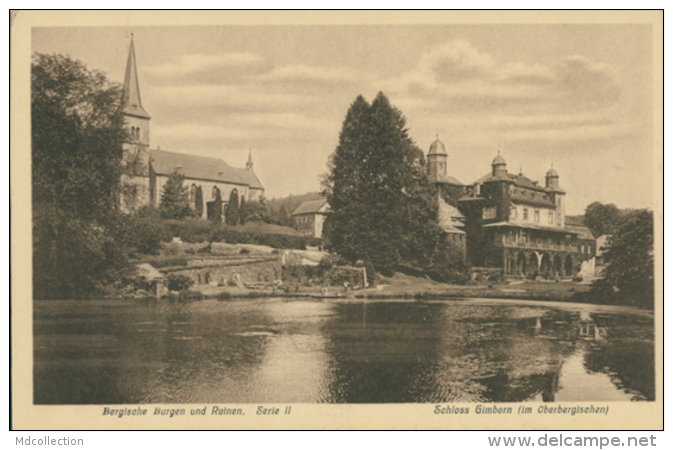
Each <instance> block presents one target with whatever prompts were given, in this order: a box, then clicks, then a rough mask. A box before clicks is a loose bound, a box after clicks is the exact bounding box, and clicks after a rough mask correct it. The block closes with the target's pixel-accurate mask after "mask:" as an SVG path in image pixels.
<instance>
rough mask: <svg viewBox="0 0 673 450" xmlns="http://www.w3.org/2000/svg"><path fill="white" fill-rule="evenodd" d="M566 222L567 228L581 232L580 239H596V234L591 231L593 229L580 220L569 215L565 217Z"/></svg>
mask: <svg viewBox="0 0 673 450" xmlns="http://www.w3.org/2000/svg"><path fill="white" fill-rule="evenodd" d="M565 224H566V227H567V228H570V229H572V230H575V231H578V232H579V233H580V234H579V235H578V236H577V238H578V239H584V240H596V238H595V237H594V235H593V234H592V233H591V230H589V227H587V226H586V225H584V224H583V223H582V222H580V221H579V220H575V219H573V218H570V217H567V216H566V219H565Z"/></svg>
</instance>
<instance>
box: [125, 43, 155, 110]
mask: <svg viewBox="0 0 673 450" xmlns="http://www.w3.org/2000/svg"><path fill="white" fill-rule="evenodd" d="M124 105H125V108H124V113H126V114H129V115H132V116H137V117H144V118H148V119H149V117H150V115H149V114H148V113H147V111H145V110H144V109H143V104H142V101H141V99H140V83H138V68H137V67H136V50H135V46H134V45H133V33H131V45H130V46H129V57H128V60H127V61H126V73H125V74H124Z"/></svg>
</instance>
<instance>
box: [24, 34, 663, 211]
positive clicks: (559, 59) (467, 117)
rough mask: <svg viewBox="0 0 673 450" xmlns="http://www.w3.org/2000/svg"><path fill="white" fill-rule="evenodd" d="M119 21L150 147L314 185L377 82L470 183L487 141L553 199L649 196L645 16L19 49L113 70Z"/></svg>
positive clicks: (76, 39) (53, 42) (276, 189)
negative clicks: (637, 20)
mask: <svg viewBox="0 0 673 450" xmlns="http://www.w3.org/2000/svg"><path fill="white" fill-rule="evenodd" d="M131 32H133V34H134V41H135V49H136V58H137V63H138V74H139V80H140V90H141V95H142V102H143V106H144V108H145V110H146V111H148V112H149V114H150V115H151V116H152V121H151V134H150V140H151V147H152V148H157V147H160V148H162V149H164V150H169V151H175V152H183V153H191V154H197V155H204V156H213V157H220V158H222V159H224V160H225V161H226V162H227V163H228V164H229V165H231V166H234V167H244V165H245V162H246V160H247V156H248V151H249V150H250V149H251V151H252V155H253V160H254V162H255V171H256V173H257V175H258V176H259V178H260V180H261V181H262V183H263V185H264V187H265V189H266V196H267V197H268V198H274V197H281V196H285V195H289V194H303V193H306V192H309V191H318V190H319V189H320V178H321V175H322V174H324V173H325V172H326V170H327V166H326V165H327V161H328V158H329V155H330V154H331V153H332V152H333V151H334V149H335V148H336V146H337V143H338V138H339V131H340V129H341V125H342V123H343V120H344V117H345V115H346V112H347V110H348V107H349V105H350V104H351V103H352V102H353V101H354V100H355V98H356V97H357V96H358V95H360V94H362V95H363V96H364V97H365V98H366V99H367V100H369V101H371V100H373V98H374V97H375V95H376V94H377V93H378V92H379V91H382V92H383V93H384V94H386V95H387V96H388V98H389V99H390V101H391V103H392V104H393V105H395V106H396V107H397V108H399V109H400V110H401V111H402V113H403V114H404V116H405V117H406V119H407V127H408V129H409V135H410V136H411V137H412V139H413V140H414V141H415V142H416V144H417V145H418V146H419V147H420V148H421V149H422V150H423V151H425V152H426V153H427V151H428V149H429V147H430V144H431V143H432V142H433V141H434V140H435V138H436V136H439V139H440V140H441V141H442V142H443V143H444V144H445V146H446V149H447V152H448V153H449V158H448V172H449V175H451V176H454V177H455V178H457V179H459V180H460V181H461V182H463V183H465V184H470V183H472V182H474V180H476V179H478V178H479V177H481V176H482V175H484V174H486V173H488V172H489V171H490V170H491V166H490V164H491V161H492V160H493V158H494V157H495V155H496V154H497V153H498V150H499V151H500V153H501V154H502V156H503V157H504V158H505V160H506V161H507V169H508V170H509V171H510V172H514V173H519V171H523V173H524V174H525V175H526V176H528V177H529V178H531V179H533V180H539V181H540V182H541V183H544V175H545V173H546V171H547V170H548V169H549V168H550V167H551V165H552V163H553V165H554V168H555V169H556V170H557V172H558V173H559V175H560V184H561V186H562V187H563V188H564V189H565V190H566V191H567V210H566V212H567V213H568V214H581V213H582V212H583V211H584V208H585V207H586V206H587V205H588V204H590V203H592V202H594V201H600V202H602V203H615V204H616V205H617V206H618V207H620V208H646V207H650V208H651V207H653V205H654V200H653V196H654V191H653V182H652V180H653V177H654V176H655V173H654V165H653V158H654V142H653V120H654V118H653V81H652V79H653V71H652V58H653V55H652V29H651V27H650V26H649V25H636V24H626V25H622V24H605V25H600V24H599V25H596V24H590V25H553V24H552V25H550V24H545V25H350V26H349V25H325V26H314V25H311V26H308V25H307V26H261V25H260V26H257V25H254V26H250V25H246V26H183V27H158V26H157V27H133V28H129V27H77V28H75V27H41V28H34V29H33V32H32V50H33V51H34V52H41V53H61V54H68V55H70V56H71V57H73V58H75V59H79V60H80V61H82V62H83V63H85V64H86V65H87V67H89V68H90V69H97V70H100V71H103V72H105V73H106V74H107V75H108V78H109V79H111V80H112V81H115V82H119V83H121V82H122V81H123V77H124V70H125V65H126V59H127V55H128V47H129V42H130V40H129V39H130V34H131Z"/></svg>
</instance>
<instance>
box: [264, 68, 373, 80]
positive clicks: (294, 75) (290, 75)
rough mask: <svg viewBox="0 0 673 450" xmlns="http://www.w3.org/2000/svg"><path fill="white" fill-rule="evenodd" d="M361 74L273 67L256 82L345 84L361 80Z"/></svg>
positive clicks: (331, 69)
mask: <svg viewBox="0 0 673 450" xmlns="http://www.w3.org/2000/svg"><path fill="white" fill-rule="evenodd" d="M362 76H363V74H361V73H358V72H356V71H354V70H351V69H348V68H345V67H331V68H327V67H315V66H313V67H312V66H306V65H293V66H280V67H274V68H273V70H271V72H269V73H266V74H263V75H259V76H258V77H256V81H259V82H263V83H281V84H283V83H306V82H311V83H320V84H347V83H355V82H357V81H359V80H361V79H362Z"/></svg>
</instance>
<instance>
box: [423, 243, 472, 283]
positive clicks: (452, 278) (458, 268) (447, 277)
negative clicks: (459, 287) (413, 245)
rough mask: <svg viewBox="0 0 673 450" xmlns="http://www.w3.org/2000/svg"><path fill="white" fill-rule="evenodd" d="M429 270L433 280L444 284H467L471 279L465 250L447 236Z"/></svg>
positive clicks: (433, 257) (435, 254)
mask: <svg viewBox="0 0 673 450" xmlns="http://www.w3.org/2000/svg"><path fill="white" fill-rule="evenodd" d="M427 270H428V273H429V275H430V277H431V278H432V279H434V280H436V281H441V282H443V283H450V284H465V283H467V282H468V281H469V279H470V277H469V276H468V274H467V266H466V265H465V257H464V253H463V248H462V247H461V246H459V245H457V244H456V243H454V242H453V241H452V240H449V239H447V238H446V236H445V237H444V238H443V241H442V242H440V244H439V245H438V246H437V250H435V253H434V254H433V255H432V259H431V262H430V267H429V268H428V269H427Z"/></svg>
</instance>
